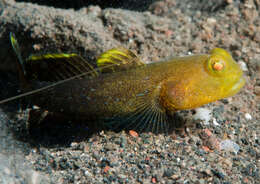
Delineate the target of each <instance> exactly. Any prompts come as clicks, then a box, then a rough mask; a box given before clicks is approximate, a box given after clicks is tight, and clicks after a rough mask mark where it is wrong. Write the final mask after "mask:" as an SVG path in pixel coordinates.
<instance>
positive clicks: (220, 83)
mask: <svg viewBox="0 0 260 184" xmlns="http://www.w3.org/2000/svg"><path fill="white" fill-rule="evenodd" d="M181 70H182V71H180V72H179V73H178V76H174V77H172V78H169V79H168V80H166V81H165V82H164V83H163V84H162V86H161V94H160V101H161V104H162V105H163V106H164V107H165V108H166V109H168V110H171V111H176V110H184V109H192V108H196V107H199V106H202V105H204V104H207V103H210V102H214V101H217V100H219V99H223V98H227V97H229V96H233V95H234V94H236V93H237V92H239V90H240V89H241V88H242V87H243V86H244V84H245V79H244V77H243V72H242V70H241V68H240V66H239V64H238V63H236V62H235V61H234V59H233V58H232V56H231V55H230V54H229V53H228V52H227V51H226V50H224V49H221V48H215V49H213V50H211V52H210V54H208V55H203V56H197V57H192V58H191V59H190V60H187V61H185V62H184V63H183V65H182V67H181ZM179 76H181V77H179Z"/></svg>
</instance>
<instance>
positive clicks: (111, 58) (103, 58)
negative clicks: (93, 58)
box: [97, 47, 145, 72]
mask: <svg viewBox="0 0 260 184" xmlns="http://www.w3.org/2000/svg"><path fill="white" fill-rule="evenodd" d="M111 64H114V65H113V66H111V67H108V68H106V69H102V70H101V68H102V67H104V66H107V65H111ZM143 65H145V63H143V62H142V61H141V60H140V59H139V58H138V56H137V55H136V54H135V53H133V52H132V51H130V50H128V49H125V48H123V47H118V48H113V49H110V50H108V51H106V52H104V53H102V54H101V55H100V56H99V57H98V59H97V66H98V67H99V68H100V70H101V72H115V71H123V70H128V69H130V68H134V67H137V66H143Z"/></svg>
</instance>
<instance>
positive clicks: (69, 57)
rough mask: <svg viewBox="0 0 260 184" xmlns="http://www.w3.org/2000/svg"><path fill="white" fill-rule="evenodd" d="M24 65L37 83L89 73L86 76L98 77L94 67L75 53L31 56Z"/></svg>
mask: <svg viewBox="0 0 260 184" xmlns="http://www.w3.org/2000/svg"><path fill="white" fill-rule="evenodd" d="M25 64H26V70H27V71H30V75H31V76H36V78H37V80H39V81H48V82H56V81H59V80H64V79H67V78H70V77H73V76H76V75H79V74H82V73H84V72H89V71H91V72H90V73H89V74H88V76H89V75H91V76H98V72H97V71H96V70H95V69H94V67H93V66H92V65H91V64H89V63H88V62H87V61H86V60H84V59H83V58H82V57H81V56H79V55H77V54H75V53H72V54H66V53H59V54H56V53H51V54H43V55H31V56H30V57H29V58H27V60H26V62H25ZM50 73H51V74H52V75H50ZM53 76H55V77H53Z"/></svg>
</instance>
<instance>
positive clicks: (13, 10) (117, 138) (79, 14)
mask: <svg viewBox="0 0 260 184" xmlns="http://www.w3.org/2000/svg"><path fill="white" fill-rule="evenodd" d="M31 2H33V3H34V2H35V1H31ZM51 2H52V1H48V3H46V4H45V3H39V4H40V5H37V4H33V3H29V2H25V1H19V2H15V1H13V0H4V1H0V28H1V29H0V70H1V72H0V88H1V90H0V94H1V99H4V98H7V97H10V96H13V95H15V94H17V90H18V83H17V77H16V75H15V74H16V69H15V62H14V58H15V55H14V53H13V51H12V48H11V46H10V43H9V33H10V32H14V33H15V34H16V36H17V39H18V40H19V42H20V43H21V47H22V54H23V57H27V56H29V55H30V54H31V53H47V52H52V53H53V52H67V53H72V52H75V53H78V54H80V55H81V56H83V57H84V58H85V59H87V60H88V61H90V62H92V63H94V62H95V58H96V56H98V55H99V54H100V53H102V52H104V51H105V50H107V49H110V48H112V47H115V46H119V45H121V46H124V47H126V48H129V49H131V50H133V51H135V52H136V53H137V54H138V55H139V56H140V58H142V59H143V60H144V61H145V62H149V61H160V60H163V59H164V58H169V57H170V56H180V55H188V54H198V53H207V52H208V51H209V50H210V49H212V48H214V47H221V48H224V49H227V50H228V51H229V52H230V53H231V54H232V56H233V57H234V59H235V60H236V61H237V62H239V63H240V64H241V66H243V70H244V73H245V79H246V85H245V86H244V88H243V89H242V90H241V92H240V93H239V94H237V95H235V96H233V97H230V98H228V99H224V100H220V101H218V102H215V103H211V104H208V105H205V106H203V109H206V110H208V111H209V112H211V114H212V116H210V120H209V122H207V123H205V122H203V121H201V120H195V118H194V113H196V112H197V111H198V110H196V109H195V110H190V111H182V112H178V117H180V118H179V119H180V120H179V119H177V120H176V121H180V122H183V123H184V122H185V126H184V125H183V126H181V128H178V130H176V131H174V132H172V133H171V134H169V135H165V134H159V135H155V134H152V133H141V134H138V135H135V134H133V133H130V134H129V132H125V131H121V132H111V131H101V132H94V133H91V134H90V133H89V129H88V127H84V126H79V127H78V126H75V125H74V124H75V122H73V121H72V122H67V124H66V125H62V124H48V123H47V124H48V125H46V126H33V127H31V125H28V123H27V122H26V120H27V118H28V113H29V109H27V110H26V111H24V112H19V104H20V101H19V100H17V101H14V102H10V103H7V104H3V105H1V106H0V183H4V184H5V183H28V184H38V183H65V184H66V183H78V184H79V183H186V184H188V183H198V184H203V183H205V184H206V183H216V184H217V183H225V184H228V183H230V184H233V183H260V171H259V168H260V126H259V124H260V59H259V58H260V13H259V8H260V1H259V0H243V1H242V0H241V1H240V0H207V1H206V0H194V1H190V0H162V1H147V3H146V4H145V6H144V7H145V8H144V7H143V6H142V5H141V4H140V6H142V7H140V8H138V6H131V7H130V6H129V7H130V8H128V9H127V6H126V5H122V6H121V7H123V8H124V9H120V8H118V6H113V3H115V1H114V2H113V3H112V6H111V4H109V3H107V4H108V5H107V6H105V4H104V6H102V3H101V4H100V2H101V1H99V3H98V5H97V4H96V5H89V3H86V4H84V3H83V4H80V3H79V2H82V1H74V2H73V1H71V6H69V5H70V4H69V2H70V1H66V3H67V4H66V5H64V6H58V5H57V4H56V5H53V6H52V4H51ZM111 2H112V1H111ZM144 2H145V1H144ZM73 3H79V4H76V5H75V4H73ZM120 3H122V1H121V2H120ZM126 3H128V5H129V3H130V4H131V3H135V1H134V0H129V1H126ZM78 5H80V6H82V7H78ZM86 5H89V6H86ZM84 6H85V7H84ZM75 7H76V9H73V8H75ZM101 7H102V8H101ZM107 7H109V8H107ZM113 7H114V8H113ZM115 7H116V8H115ZM133 7H134V8H133ZM62 8H63V9H62ZM65 8H67V9H65ZM69 8H70V9H69ZM135 10H136V11H135ZM36 115H37V114H36ZM50 121H51V119H50ZM224 140H230V141H232V142H233V143H235V144H233V145H231V146H230V147H229V149H226V150H223V149H221V146H220V145H221V143H222V141H224ZM234 145H235V146H236V147H232V146H234ZM237 146H239V150H236V149H235V148H237Z"/></svg>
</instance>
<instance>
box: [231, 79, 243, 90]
mask: <svg viewBox="0 0 260 184" xmlns="http://www.w3.org/2000/svg"><path fill="white" fill-rule="evenodd" d="M244 84H245V79H244V77H241V78H240V79H239V80H238V81H237V82H236V83H235V84H234V86H233V87H232V88H231V91H238V90H239V89H240V88H242V87H243V86H244Z"/></svg>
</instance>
